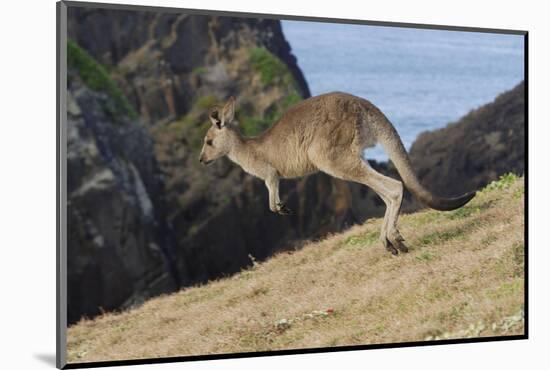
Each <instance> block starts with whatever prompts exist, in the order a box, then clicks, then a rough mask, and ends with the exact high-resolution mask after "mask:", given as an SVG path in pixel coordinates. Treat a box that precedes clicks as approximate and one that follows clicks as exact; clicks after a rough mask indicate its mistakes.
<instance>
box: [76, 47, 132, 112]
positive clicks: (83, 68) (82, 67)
mask: <svg viewBox="0 0 550 370" xmlns="http://www.w3.org/2000/svg"><path fill="white" fill-rule="evenodd" d="M67 65H68V67H69V68H74V69H75V70H76V71H77V72H78V74H79V76H80V78H81V79H82V81H83V82H84V84H85V85H86V86H88V87H89V88H90V89H92V90H94V91H98V92H103V93H105V94H107V95H108V96H109V97H110V98H111V99H113V101H114V107H110V106H107V107H105V108H106V110H107V111H108V113H110V114H112V115H115V116H118V115H120V114H124V115H127V116H129V117H130V118H133V119H135V118H137V113H136V111H135V110H134V109H133V108H132V106H131V105H130V103H129V102H128V100H126V98H125V97H124V95H123V94H122V91H121V90H120V89H119V87H118V86H117V84H116V83H115V82H114V81H113V80H112V79H111V77H110V76H109V73H108V72H107V69H106V68H105V67H104V66H102V65H101V64H100V63H98V62H97V61H96V60H95V59H94V58H93V57H92V56H91V55H90V54H88V53H87V52H86V51H85V50H84V49H82V48H81V47H79V46H78V45H77V44H76V42H74V41H72V40H68V41H67Z"/></svg>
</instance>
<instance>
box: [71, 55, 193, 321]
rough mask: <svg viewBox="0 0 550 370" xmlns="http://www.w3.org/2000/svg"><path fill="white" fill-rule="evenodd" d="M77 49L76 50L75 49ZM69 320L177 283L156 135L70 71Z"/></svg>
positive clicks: (138, 299)
mask: <svg viewBox="0 0 550 370" xmlns="http://www.w3.org/2000/svg"><path fill="white" fill-rule="evenodd" d="M73 52H74V51H73ZM68 77H69V78H68V86H67V91H68V94H67V99H68V112H67V115H68V127H67V136H68V142H67V172H68V179H67V190H68V196H67V199H68V205H67V213H68V217H67V223H68V225H67V230H68V267H69V268H68V321H69V322H74V321H76V320H77V319H78V318H79V317H80V316H82V315H86V316H94V315H96V314H98V313H100V311H101V310H102V309H103V310H112V309H116V308H124V307H129V306H131V305H132V304H134V303H139V302H141V301H143V300H144V299H145V298H148V297H151V296H155V295H158V294H160V293H164V292H169V291H173V290H174V289H176V288H177V287H178V286H179V274H180V273H184V271H181V270H180V271H178V269H176V266H175V263H174V262H175V259H174V254H175V252H176V244H175V238H174V233H173V232H172V230H171V229H170V225H169V224H168V223H167V222H166V221H165V208H166V207H165V202H164V200H163V198H162V182H161V181H160V176H159V170H158V166H157V165H156V163H155V158H154V151H153V150H154V148H153V142H152V140H151V138H150V136H149V135H148V133H147V131H146V130H145V129H144V127H143V126H141V125H139V124H137V123H136V122H135V120H132V119H130V118H128V116H127V115H126V114H123V113H122V112H117V111H116V109H113V108H114V107H115V106H116V104H115V103H114V101H115V99H114V98H113V97H112V96H109V95H108V94H107V93H105V92H101V91H94V90H92V89H90V88H89V87H88V86H86V85H85V84H84V83H83V81H82V79H81V78H80V76H79V73H78V70H75V69H74V68H71V69H70V70H69V76H68Z"/></svg>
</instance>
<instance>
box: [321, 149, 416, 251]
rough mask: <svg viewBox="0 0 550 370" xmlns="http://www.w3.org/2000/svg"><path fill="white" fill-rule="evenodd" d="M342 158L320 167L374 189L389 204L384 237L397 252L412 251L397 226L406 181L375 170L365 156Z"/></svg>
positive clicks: (382, 234)
mask: <svg viewBox="0 0 550 370" xmlns="http://www.w3.org/2000/svg"><path fill="white" fill-rule="evenodd" d="M341 159H342V160H340V161H326V162H325V161H319V162H321V163H317V166H318V168H319V169H320V170H321V171H323V172H325V173H327V174H329V175H331V176H334V177H338V178H341V179H343V180H348V181H354V182H358V183H361V184H363V185H366V186H368V187H369V188H371V189H372V190H374V191H375V192H376V193H377V194H378V195H379V196H380V198H382V200H383V201H384V203H385V204H386V213H385V215H384V221H383V222H382V228H381V231H380V240H381V241H382V243H383V245H384V246H385V247H386V249H387V250H389V251H390V252H391V253H392V254H393V255H396V254H397V253H398V251H401V252H403V253H406V252H408V248H407V246H406V245H405V243H404V239H403V237H402V236H401V234H400V233H399V230H398V229H397V219H398V217H399V211H400V210H401V203H402V201H403V184H402V183H401V182H400V181H397V180H395V179H392V178H391V177H388V176H384V175H382V174H381V173H379V172H377V171H376V170H374V169H373V168H372V167H371V166H370V165H369V164H368V162H366V161H363V160H362V159H361V158H357V159H353V160H351V159H350V158H349V157H347V158H345V159H344V158H341Z"/></svg>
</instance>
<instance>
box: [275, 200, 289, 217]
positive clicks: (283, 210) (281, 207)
mask: <svg viewBox="0 0 550 370" xmlns="http://www.w3.org/2000/svg"><path fill="white" fill-rule="evenodd" d="M275 212H277V213H278V214H280V215H284V216H286V215H291V214H293V213H292V210H291V209H290V208H288V207H287V206H286V205H285V204H284V203H277V208H276V211H275Z"/></svg>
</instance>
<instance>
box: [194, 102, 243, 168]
mask: <svg viewBox="0 0 550 370" xmlns="http://www.w3.org/2000/svg"><path fill="white" fill-rule="evenodd" d="M208 116H209V118H210V121H211V122H212V127H210V128H209V129H208V131H207V132H206V136H205V137H204V144H203V146H202V150H201V154H200V157H199V161H200V162H201V163H202V164H205V165H206V164H209V163H210V162H212V161H213V160H215V159H218V158H220V157H223V156H224V155H227V154H228V153H229V151H230V150H231V148H232V147H233V146H234V145H235V139H236V135H237V133H236V132H235V130H234V129H233V127H231V126H232V125H231V122H232V121H233V118H234V116H235V99H234V98H233V97H231V98H229V100H228V101H227V103H226V104H225V105H224V106H223V108H221V109H220V107H214V108H212V109H211V110H210V113H209V115H208Z"/></svg>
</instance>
